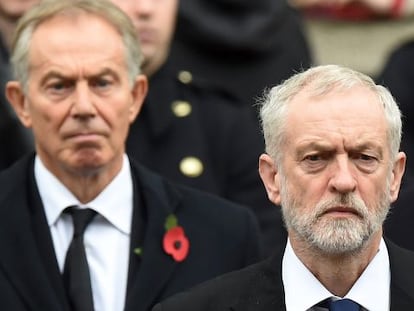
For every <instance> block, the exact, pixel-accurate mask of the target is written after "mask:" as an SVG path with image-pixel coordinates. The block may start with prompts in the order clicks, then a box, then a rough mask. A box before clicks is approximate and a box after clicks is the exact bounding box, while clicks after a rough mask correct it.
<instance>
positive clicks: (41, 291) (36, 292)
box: [0, 156, 66, 311]
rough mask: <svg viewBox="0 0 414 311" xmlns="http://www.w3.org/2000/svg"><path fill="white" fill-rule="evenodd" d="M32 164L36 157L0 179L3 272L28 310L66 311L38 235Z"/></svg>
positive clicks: (0, 267)
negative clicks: (31, 171) (33, 201)
mask: <svg viewBox="0 0 414 311" xmlns="http://www.w3.org/2000/svg"><path fill="white" fill-rule="evenodd" d="M20 163H21V162H20ZM32 165H33V156H30V157H27V158H26V159H25V160H24V161H23V163H22V164H21V165H17V166H13V167H12V168H11V169H10V170H8V171H7V172H6V173H5V174H2V175H1V177H0V184H1V185H2V195H1V196H0V235H1V236H3V237H7V238H3V239H0V250H4V251H0V252H1V256H0V269H2V270H3V272H4V274H5V275H6V277H8V278H9V280H10V282H11V283H12V284H13V286H14V287H15V288H16V290H17V292H19V295H20V296H21V297H22V301H23V303H24V304H25V305H26V306H27V308H28V309H37V308H39V307H40V306H41V309H43V310H57V311H60V310H65V307H66V304H65V300H61V299H64V297H63V296H62V295H60V294H61V293H62V292H61V291H60V289H61V288H59V287H58V288H56V287H55V286H54V285H56V283H54V282H53V281H52V282H51V279H50V274H49V272H48V270H47V268H46V265H45V258H44V257H43V256H42V255H41V254H40V252H39V248H38V247H37V242H36V239H35V235H34V234H35V230H36V229H35V228H34V222H33V220H32V217H36V212H35V210H34V208H33V205H34V203H29V202H30V201H29V200H28V198H29V197H32V195H33V194H31V193H30V182H31V177H30V176H32V175H30V173H29V172H30V167H31V166H32ZM28 174H29V175H28ZM32 174H33V173H32ZM19 194H20V195H19ZM37 233H38V232H36V234H37ZM52 251H53V250H52ZM53 293H55V295H54V294H53Z"/></svg>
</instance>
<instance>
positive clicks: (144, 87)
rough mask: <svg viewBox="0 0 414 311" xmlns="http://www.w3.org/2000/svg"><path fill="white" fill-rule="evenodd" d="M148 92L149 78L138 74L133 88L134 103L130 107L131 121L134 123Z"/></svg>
mask: <svg viewBox="0 0 414 311" xmlns="http://www.w3.org/2000/svg"><path fill="white" fill-rule="evenodd" d="M147 92H148V79H147V77H146V76H145V75H138V76H137V78H136V79H135V84H134V86H133V88H132V104H131V107H130V109H129V115H130V118H129V122H130V123H132V122H134V120H135V119H136V117H137V116H138V114H139V112H140V110H141V108H142V104H143V103H144V99H145V97H146V96H147Z"/></svg>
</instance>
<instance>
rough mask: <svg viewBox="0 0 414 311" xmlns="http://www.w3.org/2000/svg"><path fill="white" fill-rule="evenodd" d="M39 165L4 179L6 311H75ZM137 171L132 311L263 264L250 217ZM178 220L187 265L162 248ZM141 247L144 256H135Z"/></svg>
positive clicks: (0, 227)
mask: <svg viewBox="0 0 414 311" xmlns="http://www.w3.org/2000/svg"><path fill="white" fill-rule="evenodd" d="M33 162H34V161H33V156H31V157H30V156H28V157H25V158H23V159H22V160H21V161H19V162H18V163H16V164H15V165H14V166H12V167H10V168H9V169H8V170H4V171H2V172H1V173H0V188H1V189H2V191H1V192H0V236H1V237H2V238H1V239H0V253H1V255H0V310H10V311H11V310H13V311H29V310H42V311H69V306H68V303H67V301H66V298H65V290H64V286H63V281H62V277H61V273H60V271H59V267H58V264H57V260H56V256H55V252H54V247H53V242H52V236H51V234H50V230H49V226H48V223H47V219H46V216H45V212H44V208H43V204H42V201H41V198H40V196H39V193H38V189H37V186H36V182H35V179H34V172H33V171H34V165H33ZM131 171H132V175H133V184H134V208H133V216H132V217H133V220H132V226H131V244H130V259H129V269H128V271H129V274H128V285H127V297H126V306H125V309H124V310H125V311H132V310H134V311H137V310H139V311H146V310H150V309H151V306H153V305H154V304H155V303H156V302H158V301H161V300H162V299H164V298H166V297H168V296H170V295H172V294H174V293H177V292H180V291H182V290H185V289H187V288H189V287H190V286H193V285H195V284H197V283H200V282H202V281H204V280H207V279H210V278H212V277H215V276H218V275H220V274H223V273H225V272H229V271H233V270H236V269H241V268H242V267H244V266H246V265H248V264H251V263H254V262H256V261H257V260H258V255H259V247H260V245H259V243H258V234H259V233H258V226H257V221H256V219H255V217H254V216H253V213H251V212H250V211H249V210H248V209H246V208H243V207H240V206H237V205H235V204H233V203H231V202H227V201H225V200H222V199H220V198H218V197H214V196H211V195H209V194H206V193H202V192H199V191H197V190H194V189H190V188H187V187H182V186H178V185H174V184H171V183H170V182H168V181H166V180H165V179H163V178H162V177H160V176H158V175H156V174H153V173H151V172H150V171H148V170H147V169H145V168H144V167H141V166H140V165H138V164H134V163H131ZM114 195H116V194H114ZM171 214H174V215H175V216H176V217H177V220H178V222H179V225H180V226H182V227H183V228H184V231H185V235H186V236H187V238H188V240H189V243H190V248H189V253H188V256H187V257H186V258H185V259H184V261H182V262H176V261H175V260H174V259H173V258H172V257H171V256H169V255H167V254H166V253H165V252H164V250H163V246H162V245H163V244H162V240H163V236H164V234H165V227H164V226H165V222H166V219H167V217H168V216H170V215H171ZM137 247H140V248H141V249H142V255H141V256H139V255H137V254H135V253H134V249H135V248H137ZM108 251H109V252H110V251H112V250H110V249H108Z"/></svg>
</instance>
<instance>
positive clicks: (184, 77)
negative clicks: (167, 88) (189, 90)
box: [178, 70, 193, 84]
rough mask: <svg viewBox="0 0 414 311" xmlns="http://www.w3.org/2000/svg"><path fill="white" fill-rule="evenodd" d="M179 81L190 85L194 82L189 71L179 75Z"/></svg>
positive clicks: (183, 71)
mask: <svg viewBox="0 0 414 311" xmlns="http://www.w3.org/2000/svg"><path fill="white" fill-rule="evenodd" d="M178 80H180V81H181V83H184V84H189V83H191V81H193V75H192V74H191V72H189V71H186V70H181V71H180V72H179V73H178Z"/></svg>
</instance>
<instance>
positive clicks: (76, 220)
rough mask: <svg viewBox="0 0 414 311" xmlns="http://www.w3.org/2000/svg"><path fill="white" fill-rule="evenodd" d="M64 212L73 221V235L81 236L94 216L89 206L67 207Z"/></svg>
mask: <svg viewBox="0 0 414 311" xmlns="http://www.w3.org/2000/svg"><path fill="white" fill-rule="evenodd" d="M64 213H67V214H70V215H71V216H72V221H73V237H74V238H75V237H78V236H83V233H84V232H85V229H86V227H87V226H88V224H89V223H90V222H91V221H92V219H93V217H95V215H96V212H95V211H94V210H92V209H90V208H84V209H78V208H74V207H68V208H66V209H65V210H64Z"/></svg>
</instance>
